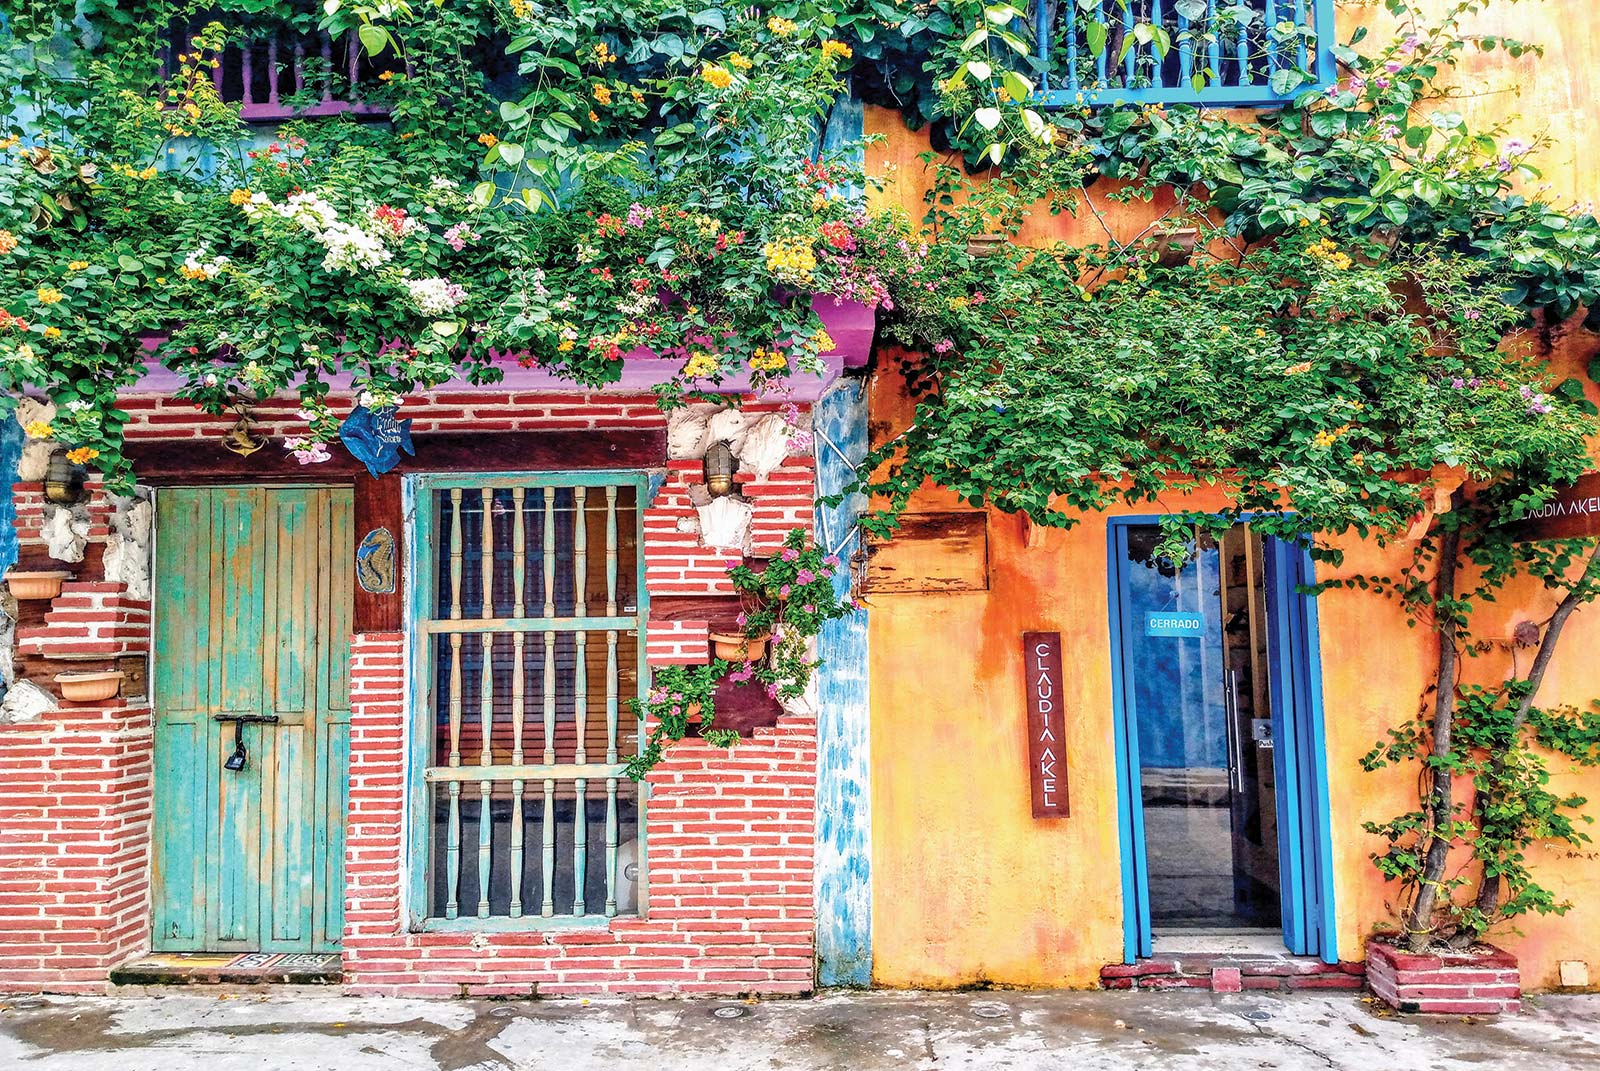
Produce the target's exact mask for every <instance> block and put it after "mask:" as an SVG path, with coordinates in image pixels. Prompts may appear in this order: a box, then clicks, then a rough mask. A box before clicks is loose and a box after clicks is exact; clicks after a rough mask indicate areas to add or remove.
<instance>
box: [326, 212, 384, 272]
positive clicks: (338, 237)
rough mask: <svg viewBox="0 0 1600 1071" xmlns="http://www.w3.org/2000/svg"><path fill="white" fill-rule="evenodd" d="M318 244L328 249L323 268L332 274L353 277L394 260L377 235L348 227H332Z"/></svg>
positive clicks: (346, 225)
mask: <svg viewBox="0 0 1600 1071" xmlns="http://www.w3.org/2000/svg"><path fill="white" fill-rule="evenodd" d="M317 241H319V242H321V243H322V244H323V245H324V246H326V247H327V250H328V255H327V256H325V257H323V258H322V266H323V267H324V268H326V269H327V270H328V271H347V272H350V273H351V274H352V275H353V274H355V273H356V272H358V271H360V270H361V269H363V268H376V267H377V266H378V265H380V264H383V263H385V262H387V261H388V260H389V258H390V257H391V256H393V254H391V253H390V252H389V250H387V249H385V248H384V245H383V242H381V241H379V240H378V238H377V237H376V236H375V235H372V234H368V233H367V232H366V231H364V230H362V229H361V228H360V227H352V226H351V225H350V224H348V223H334V224H332V225H331V226H329V227H327V228H326V229H324V230H323V231H322V232H321V233H320V234H318V235H317Z"/></svg>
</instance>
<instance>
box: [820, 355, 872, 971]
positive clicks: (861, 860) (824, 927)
mask: <svg viewBox="0 0 1600 1071" xmlns="http://www.w3.org/2000/svg"><path fill="white" fill-rule="evenodd" d="M814 420H815V428H816V431H817V436H816V454H817V496H818V498H823V497H826V496H827V495H830V494H834V493H836V492H838V491H840V490H842V489H843V487H844V486H845V484H847V483H848V482H849V480H850V479H851V477H852V476H853V473H854V469H853V466H854V464H855V463H857V462H859V461H860V460H861V459H862V458H863V457H864V456H865V455H866V450H867V399H866V392H865V391H864V390H862V389H861V384H860V383H857V382H853V381H847V382H845V383H842V384H840V385H839V386H838V387H836V388H835V389H834V390H833V392H832V393H830V394H828V395H827V396H826V397H824V398H823V399H822V401H821V402H819V403H818V404H817V407H816V411H815V418H814ZM864 505H865V501H864V500H863V499H862V497H861V496H860V495H852V496H850V498H849V499H847V500H845V501H844V502H842V503H840V504H839V506H838V507H836V508H833V509H829V508H827V507H825V506H821V507H818V509H817V529H816V532H817V536H816V538H817V542H818V543H819V544H824V545H826V547H827V549H828V550H830V551H832V552H834V553H836V554H838V555H839V557H840V558H842V559H844V560H845V561H847V562H848V561H849V560H850V556H851V554H853V553H854V551H855V549H856V546H857V540H858V539H859V538H860V535H859V532H858V531H857V530H856V527H855V523H856V518H858V517H859V516H860V515H861V511H862V508H863V507H864ZM850 574H851V570H849V569H843V570H840V571H839V573H838V574H836V575H835V576H834V585H835V587H836V588H837V589H838V590H839V591H840V592H841V594H842V593H843V592H844V591H845V590H847V589H848V587H849V584H850ZM817 653H818V654H819V655H820V656H821V658H822V663H823V665H822V669H821V671H820V672H819V673H818V675H817V676H818V682H817V683H818V711H817V860H816V868H817V982H818V984H820V985H824V986H866V985H869V984H871V981H872V875H871V858H872V850H871V842H870V833H871V828H872V814H871V797H870V793H869V786H870V782H871V773H870V771H871V766H870V762H869V759H870V756H869V754H868V747H869V743H870V739H871V734H870V732H869V729H870V722H869V718H868V710H869V708H868V688H867V615H866V614H865V613H864V612H862V613H855V614H851V615H849V616H848V617H844V618H840V619H838V620H836V621H829V622H828V623H827V624H825V625H824V626H823V628H822V634H821V635H820V636H819V637H818V638H817Z"/></svg>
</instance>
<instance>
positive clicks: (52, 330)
mask: <svg viewBox="0 0 1600 1071" xmlns="http://www.w3.org/2000/svg"><path fill="white" fill-rule="evenodd" d="M44 337H45V338H47V339H49V340H50V341H51V342H54V341H55V340H56V339H58V338H60V337H61V328H59V327H47V328H45V329H44Z"/></svg>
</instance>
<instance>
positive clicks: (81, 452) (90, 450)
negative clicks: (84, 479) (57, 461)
mask: <svg viewBox="0 0 1600 1071" xmlns="http://www.w3.org/2000/svg"><path fill="white" fill-rule="evenodd" d="M99 456H100V451H98V450H96V449H95V448H94V447H92V446H80V447H78V448H77V449H75V450H68V451H67V460H68V461H70V462H72V463H73V464H74V465H87V464H88V463H89V462H91V461H93V460H94V459H95V458H97V457H99Z"/></svg>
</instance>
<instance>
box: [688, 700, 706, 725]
mask: <svg viewBox="0 0 1600 1071" xmlns="http://www.w3.org/2000/svg"><path fill="white" fill-rule="evenodd" d="M702 709H703V704H701V703H690V704H689V705H688V706H687V707H684V708H683V717H684V720H685V721H687V722H688V723H689V724H690V725H699V724H700V717H701V715H700V711H701V710H702Z"/></svg>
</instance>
